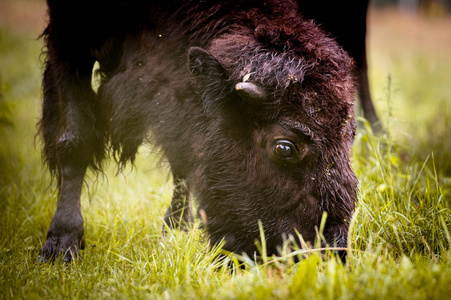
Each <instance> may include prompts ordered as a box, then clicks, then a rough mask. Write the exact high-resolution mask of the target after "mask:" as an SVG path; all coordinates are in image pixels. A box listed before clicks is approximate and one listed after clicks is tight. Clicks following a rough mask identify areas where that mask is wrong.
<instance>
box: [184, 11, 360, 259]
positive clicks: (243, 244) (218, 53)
mask: <svg viewBox="0 0 451 300" xmlns="http://www.w3.org/2000/svg"><path fill="white" fill-rule="evenodd" d="M271 22H273V20H270V19H268V20H262V19H260V20H258V21H255V24H254V25H253V26H251V29H249V27H242V28H240V27H237V29H236V30H235V32H232V33H228V34H225V35H222V36H220V37H218V38H216V39H215V40H214V41H213V42H212V43H211V44H210V45H209V47H208V48H207V49H208V50H204V49H202V48H191V49H190V52H189V61H190V67H191V71H192V73H193V74H194V79H193V83H194V88H195V90H196V91H197V93H198V94H199V95H200V96H201V98H202V101H203V105H204V111H205V116H206V118H207V119H208V120H210V121H209V122H207V123H208V126H205V128H204V130H203V132H199V133H198V134H199V136H198V137H197V138H196V141H198V142H196V144H195V145H194V146H193V147H194V152H195V153H197V162H196V164H195V165H196V166H197V167H196V168H195V170H194V171H193V176H191V181H192V182H191V184H190V185H191V186H194V187H195V189H196V190H195V194H196V195H197V199H198V201H199V209H200V210H202V211H203V212H205V215H206V227H207V228H208V232H209V234H210V236H211V240H212V241H213V242H220V241H221V240H222V239H223V238H224V240H225V246H224V248H225V249H227V250H231V251H235V252H238V253H240V252H246V253H248V254H251V253H252V252H253V251H255V245H254V241H255V240H258V239H259V238H260V233H259V227H258V222H259V221H260V222H261V223H262V225H263V228H264V231H265V238H266V244H267V247H268V251H269V253H277V247H278V246H280V245H281V244H282V243H283V236H284V235H285V236H287V235H294V236H296V233H297V232H298V233H300V234H301V235H302V237H303V239H304V240H306V241H310V242H313V241H314V239H315V236H316V229H315V227H316V226H317V227H319V224H320V221H321V217H322V215H323V213H324V212H326V213H327V214H328V218H327V223H326V226H325V229H324V233H323V234H324V236H325V238H326V240H327V242H328V243H329V244H330V245H336V246H341V247H343V246H346V240H347V231H348V224H349V221H350V218H351V216H352V212H353V210H354V205H355V201H356V191H357V179H356V177H355V174H354V172H353V170H352V168H351V164H350V151H351V146H352V142H353V139H354V134H355V122H354V114H353V97H354V92H355V89H354V85H353V84H354V83H353V79H352V76H351V71H352V60H351V59H350V58H349V56H348V55H347V54H346V53H345V52H344V51H343V50H342V49H341V48H340V47H339V46H338V45H337V44H336V42H335V41H334V40H332V39H330V38H328V37H327V36H326V35H325V34H324V33H323V32H322V31H321V30H319V29H318V28H317V27H316V26H315V25H314V24H312V23H311V22H306V21H301V20H298V19H295V20H293V19H291V18H290V19H287V20H286V22H285V23H280V20H279V21H278V22H279V23H278V24H271ZM273 23H274V22H273Z"/></svg>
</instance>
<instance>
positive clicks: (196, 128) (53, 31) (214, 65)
mask: <svg viewBox="0 0 451 300" xmlns="http://www.w3.org/2000/svg"><path fill="white" fill-rule="evenodd" d="M83 2H84V1H77V2H76V6H74V7H70V6H67V5H66V4H60V3H59V1H57V0H48V5H49V16H50V20H49V25H48V27H47V29H46V31H45V33H44V36H45V41H46V44H47V58H48V59H47V62H46V70H45V73H44V80H43V85H44V106H43V117H42V120H41V122H40V131H41V133H42V136H43V140H44V151H43V153H44V157H45V159H46V161H47V164H48V166H49V168H50V170H51V171H52V172H53V174H55V175H56V176H57V178H58V184H59V199H58V207H57V211H56V213H55V216H54V217H53V219H52V222H51V224H50V228H49V231H48V234H47V241H46V243H45V245H44V247H43V250H42V253H41V255H40V258H41V260H44V261H48V260H52V259H53V258H54V257H55V256H58V255H61V254H62V253H65V252H67V251H68V250H69V252H70V253H72V254H73V255H77V254H78V253H79V249H80V248H82V246H83V245H82V244H83V240H84V238H83V219H82V217H81V212H80V191H81V186H82V182H83V177H84V173H85V171H86V169H87V167H89V166H93V167H94V168H100V167H101V165H100V162H101V160H102V159H103V158H104V156H105V154H106V153H108V152H110V151H111V152H112V153H113V154H114V155H115V156H116V157H117V159H118V160H119V162H120V163H121V164H126V163H127V162H128V161H133V159H134V158H135V155H136V152H137V149H138V147H139V145H141V144H142V143H143V142H145V141H151V142H152V143H154V144H156V145H158V146H159V147H160V148H161V149H162V152H163V153H164V155H165V157H166V158H167V159H168V161H169V163H170V165H171V169H172V173H173V177H174V184H175V189H174V196H173V200H172V203H171V206H170V207H169V209H168V212H167V213H166V216H165V221H166V223H168V224H169V225H170V226H178V225H183V223H185V222H188V223H189V222H191V221H192V215H191V213H190V204H189V199H190V196H189V194H190V193H193V194H194V196H195V197H196V200H197V201H198V204H199V211H200V214H201V215H202V216H203V217H204V218H203V219H204V221H205V227H206V229H207V230H208V233H209V236H210V239H211V241H212V243H218V242H220V241H221V240H223V239H224V241H225V245H224V248H225V249H227V250H230V251H234V252H237V253H241V252H246V253H248V254H249V255H253V252H254V251H256V247H255V240H258V239H259V237H260V233H259V227H258V222H259V221H260V222H261V223H262V225H263V228H264V230H265V237H266V239H267V241H266V244H267V247H268V253H269V254H273V253H277V251H278V247H280V246H281V244H282V242H283V237H284V236H287V235H296V232H299V233H300V234H302V236H303V238H304V239H305V240H306V241H310V242H313V240H314V238H315V233H316V232H315V226H319V223H320V219H321V217H322V215H323V213H324V212H327V213H328V219H327V223H326V227H325V232H324V236H325V238H326V240H327V242H328V243H329V244H331V245H337V246H346V239H347V231H348V224H349V221H350V218H351V216H352V212H353V209H354V205H355V200H356V189H357V180H356V177H355V175H354V173H353V171H352V169H351V166H350V149H351V146H352V142H353V139H354V130H355V123H354V117H353V97H354V94H355V88H354V81H353V79H352V75H351V73H352V60H351V58H350V57H349V56H348V55H347V53H346V52H345V51H344V50H343V49H342V48H341V47H340V46H339V45H338V44H337V43H336V42H335V41H334V40H333V39H332V38H330V37H329V36H328V35H327V34H325V33H324V32H323V31H321V30H320V29H319V28H318V26H316V25H315V24H314V23H313V22H312V21H308V20H305V19H303V18H302V17H301V16H300V15H299V13H298V6H297V3H296V2H293V1H289V0H270V1H245V2H243V1H233V0H230V1H188V0H186V1H183V0H179V1H176V0H172V1H168V0H166V1H152V2H149V3H148V2H147V1H108V2H107V3H108V6H104V4H105V3H103V2H102V1H95V3H94V4H92V1H89V6H90V7H91V10H90V11H89V12H87V11H86V10H84V9H83V10H80V11H77V10H79V9H78V7H87V6H88V2H87V3H83ZM74 3H75V2H74ZM74 5H75V4H74ZM104 7H108V9H109V13H108V14H105V13H103V9H104ZM81 16H84V17H83V18H82V17H81ZM76 20H77V22H76V23H74V22H75V21H76ZM81 21H82V22H83V23H80V22H81ZM74 24H79V26H78V27H76V28H74ZM95 60H97V61H98V62H99V64H100V73H101V75H102V84H101V86H100V88H99V91H98V94H95V93H94V92H93V91H92V88H91V86H90V82H91V69H92V66H93V64H94V61H95ZM242 81H247V82H251V83H254V84H256V85H257V86H259V87H260V88H262V89H263V90H264V91H265V94H266V95H267V98H266V99H265V101H263V102H262V103H259V105H256V104H255V103H252V102H250V101H247V100H246V99H245V98H241V97H240V96H239V95H238V93H237V92H236V91H235V89H234V87H235V84H237V83H238V82H242ZM149 132H150V133H151V134H150V135H149ZM180 209H182V210H185V211H184V212H183V213H181V212H180ZM73 255H72V256H70V255H66V256H64V259H66V260H70V259H72V257H73Z"/></svg>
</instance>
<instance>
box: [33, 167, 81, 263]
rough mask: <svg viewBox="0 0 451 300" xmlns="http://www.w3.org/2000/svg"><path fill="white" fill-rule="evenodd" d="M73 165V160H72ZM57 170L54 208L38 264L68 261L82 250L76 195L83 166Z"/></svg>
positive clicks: (78, 199)
mask: <svg viewBox="0 0 451 300" xmlns="http://www.w3.org/2000/svg"><path fill="white" fill-rule="evenodd" d="M73 162H75V160H74V161H73ZM63 165H64V167H62V168H61V169H60V172H61V174H60V176H61V178H60V181H61V182H60V187H59V198H58V205H57V209H56V212H55V215H54V216H53V218H52V221H51V222H50V227H49V230H48V232H47V240H46V242H45V244H44V246H43V248H42V251H41V253H40V255H39V261H41V262H43V261H45V262H47V261H53V260H55V259H56V258H61V259H62V260H63V261H65V262H67V261H71V260H73V259H74V258H76V257H78V256H79V254H80V249H83V248H84V226H83V217H82V216H81V209H80V194H81V187H82V184H83V177H84V173H85V170H86V166H84V165H83V164H81V165H79V166H75V163H72V164H70V163H63Z"/></svg>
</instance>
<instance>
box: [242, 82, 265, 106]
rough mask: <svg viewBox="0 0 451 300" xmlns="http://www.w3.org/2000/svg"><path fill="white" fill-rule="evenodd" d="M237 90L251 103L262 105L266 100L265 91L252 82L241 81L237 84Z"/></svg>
mask: <svg viewBox="0 0 451 300" xmlns="http://www.w3.org/2000/svg"><path fill="white" fill-rule="evenodd" d="M235 90H236V92H237V93H238V95H240V97H241V98H243V100H244V101H246V102H248V103H249V104H251V105H256V106H257V105H262V104H263V102H265V100H266V93H265V91H264V90H263V89H262V88H261V87H259V86H258V85H256V84H254V83H252V82H239V83H237V84H236V85H235Z"/></svg>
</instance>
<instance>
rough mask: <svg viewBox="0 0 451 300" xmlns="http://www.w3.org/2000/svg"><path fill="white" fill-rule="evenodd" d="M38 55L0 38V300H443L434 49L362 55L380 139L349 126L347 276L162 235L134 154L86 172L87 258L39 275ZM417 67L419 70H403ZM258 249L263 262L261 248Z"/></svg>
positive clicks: (305, 259)
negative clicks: (130, 163)
mask: <svg viewBox="0 0 451 300" xmlns="http://www.w3.org/2000/svg"><path fill="white" fill-rule="evenodd" d="M384 16H385V15H384ZM384 16H379V18H380V19H381V18H382V17H384ZM384 18H385V17H384ZM380 19H379V20H380ZM383 20H384V22H385V23H384V24H390V23H388V20H390V19H387V20H385V19H383ZM393 22H395V21H393ZM393 26H394V25H393ZM399 26H400V27H401V29H402V26H404V25H402V26H401V25H399ZM394 28H395V27H394ZM396 28H398V27H396ZM401 29H400V30H401ZM378 34H380V33H378ZM399 36H403V35H402V33H400V34H399ZM376 37H377V34H376V36H375V37H374V38H375V39H376ZM381 38H382V37H381V36H379V39H381ZM374 41H377V40H374ZM380 42H381V40H379V43H380ZM373 43H374V42H373ZM393 43H395V42H393ZM388 45H390V43H387V45H386V46H387V47H388ZM40 47H41V45H40V44H39V43H38V42H36V41H32V40H29V39H26V40H24V39H22V38H21V37H20V36H15V35H13V34H11V33H9V32H7V31H5V30H0V65H1V69H0V93H1V96H2V97H1V99H0V108H5V110H2V114H0V117H1V118H3V119H4V120H8V121H9V122H0V209H1V214H0V224H1V230H0V298H1V299H9V298H20V299H38V298H39V299H41V298H49V299H57V298H61V299H67V298H102V299H103V298H119V299H124V298H125V299H127V298H150V299H178V298H191V299H192V298H194V299H198V298H199V299H289V298H297V299H311V298H313V299H315V298H325V299H332V298H333V299H335V298H339V299H358V298H360V299H389V298H399V299H425V298H431V299H444V298H446V297H448V296H449V294H450V293H451V252H450V245H451V236H450V228H451V226H450V223H451V212H450V210H449V207H448V203H447V202H449V199H447V195H446V189H447V187H449V185H447V180H448V179H447V177H446V176H449V173H447V172H448V171H447V170H449V169H448V167H447V165H446V164H447V163H449V161H447V160H446V157H449V155H450V153H451V147H449V146H447V145H448V144H447V143H449V139H447V138H445V137H444V136H443V135H444V134H445V133H446V132H449V130H450V128H449V121H448V120H449V118H448V117H447V116H449V117H451V111H449V110H447V108H448V107H449V106H446V105H449V101H450V99H451V97H450V95H449V94H448V93H449V86H448V85H449V82H451V80H449V81H448V80H447V79H449V78H450V76H451V75H450V74H451V73H449V72H448V73H446V74H444V73H443V72H437V70H436V68H439V69H440V68H441V65H443V68H444V67H445V66H449V65H450V64H451V58H446V57H445V56H443V55H442V54H440V53H441V51H442V50H441V49H440V48H439V47H435V48H434V47H433V48H432V50H428V48H427V47H424V49H423V50H421V51H423V52H421V55H420V56H418V55H419V54H415V55H412V56H406V57H403V58H402V59H403V60H406V61H407V62H402V63H401V62H400V63H399V64H396V63H393V61H390V58H389V57H388V56H384V55H382V54H377V56H376V54H373V59H374V62H373V63H372V64H373V68H372V70H374V71H373V72H374V73H373V75H372V78H373V90H374V91H375V92H374V93H373V95H374V96H375V98H376V102H377V106H378V109H379V112H380V116H381V119H382V123H383V124H384V127H385V129H386V131H385V132H384V134H382V135H381V136H378V137H376V136H374V135H373V133H372V131H371V129H370V128H369V127H368V125H367V124H366V122H365V120H362V119H359V122H360V124H362V126H361V129H359V131H358V133H357V136H356V142H355V146H354V149H353V167H354V169H355V171H356V173H357V176H358V178H359V181H360V191H359V201H358V205H357V210H356V214H355V218H354V219H353V221H352V223H351V231H350V234H349V247H350V248H349V251H348V259H347V261H346V263H345V264H343V263H342V262H341V261H340V260H337V259H336V258H335V256H334V254H333V253H331V252H328V251H326V252H321V251H312V250H311V249H305V247H304V248H303V247H300V248H299V249H298V252H297V255H293V251H295V250H296V248H293V249H291V250H289V249H288V248H285V249H284V250H282V251H281V255H282V257H280V258H275V257H269V258H266V257H260V258H259V260H258V261H257V263H255V262H252V261H250V260H247V259H246V258H244V257H239V256H224V253H222V252H221V251H220V249H219V248H218V247H215V246H212V245H209V244H208V237H207V236H206V235H205V234H204V233H203V232H202V231H201V230H200V229H198V224H196V225H195V226H194V228H193V230H192V231H190V232H180V231H177V230H170V231H168V233H167V235H165V236H163V235H162V233H161V232H162V221H163V215H164V212H165V209H166V207H167V205H168V204H169V202H170V197H171V190H172V187H171V178H170V176H169V175H168V173H169V172H168V167H167V165H166V164H165V162H164V160H163V161H161V160H160V158H159V157H158V155H155V154H151V153H152V151H151V149H149V148H147V147H142V148H141V149H140V153H141V155H140V156H139V157H138V159H137V162H136V167H135V168H133V169H132V168H130V169H126V170H125V171H124V172H123V174H119V175H117V167H116V165H115V163H114V162H113V161H111V162H107V164H106V168H105V174H100V175H96V174H94V173H90V174H89V176H88V178H87V180H86V183H87V184H86V185H85V188H84V191H83V196H82V214H83V217H84V219H85V234H86V249H85V250H84V251H82V258H81V259H80V260H77V261H75V262H73V263H72V264H69V265H64V264H60V263H55V264H39V263H37V256H38V253H39V251H40V249H41V247H42V245H43V243H44V242H45V238H46V236H45V235H46V232H47V229H48V225H49V223H50V220H51V218H52V215H53V213H54V210H55V207H56V194H55V191H54V182H53V183H52V181H51V179H50V178H49V175H48V173H47V172H46V170H45V168H44V167H43V166H42V163H41V158H40V153H39V149H37V148H35V141H34V136H35V134H36V128H35V124H36V122H37V120H38V116H39V114H40V105H41V104H40V101H41V100H40V99H41V91H40V78H41V70H40V67H39V52H40ZM393 47H397V44H396V43H395V46H393ZM387 51H388V50H387ZM415 51H416V50H415ZM427 51H432V52H427ZM378 53H380V52H378ZM436 53H438V54H437V57H439V58H440V60H442V62H441V64H439V63H438V62H437V61H435V58H436V56H435V54H436ZM374 56H376V57H374ZM415 57H416V58H415ZM419 57H421V58H419ZM417 59H422V60H423V64H424V65H423V67H422V69H421V70H422V71H421V72H413V71H412V70H411V69H410V68H413V67H414V66H409V63H408V61H410V62H411V64H415V63H416V62H417ZM399 60H401V57H400V58H399ZM429 60H430V61H432V63H430V62H429ZM431 64H432V65H434V64H435V67H433V66H431ZM437 74H438V75H437ZM436 75H437V79H434V78H435V77H436ZM422 76H425V77H426V78H424V79H422ZM440 76H442V78H439V77H440ZM389 77H390V80H389V79H388V78H389ZM411 81H412V83H409V82H411ZM413 98H415V99H413ZM409 99H413V100H412V101H411V102H409ZM6 108H7V110H6ZM3 112H5V113H4V114H3ZM436 112H437V113H436ZM37 145H38V148H39V142H38V143H37ZM413 145H414V146H415V147H413ZM447 174H448V175H447ZM261 249H262V251H261V252H262V253H260V254H261V255H263V254H264V243H262V244H261ZM351 249H352V250H351ZM220 254H221V255H220ZM294 257H295V258H297V259H298V260H299V261H295V260H294V259H293V258H294ZM238 265H239V267H238Z"/></svg>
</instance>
